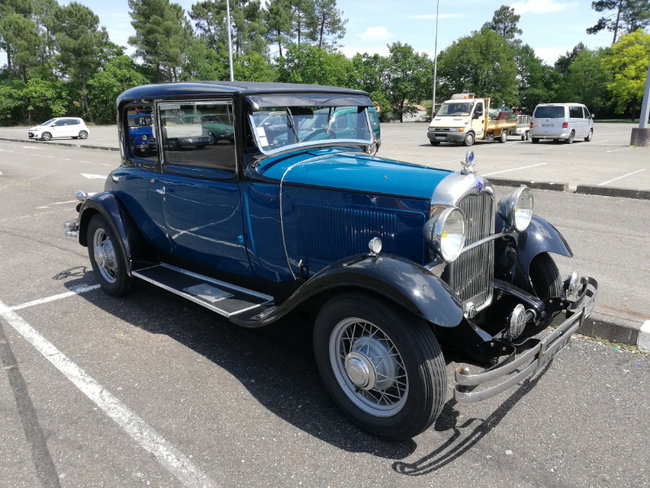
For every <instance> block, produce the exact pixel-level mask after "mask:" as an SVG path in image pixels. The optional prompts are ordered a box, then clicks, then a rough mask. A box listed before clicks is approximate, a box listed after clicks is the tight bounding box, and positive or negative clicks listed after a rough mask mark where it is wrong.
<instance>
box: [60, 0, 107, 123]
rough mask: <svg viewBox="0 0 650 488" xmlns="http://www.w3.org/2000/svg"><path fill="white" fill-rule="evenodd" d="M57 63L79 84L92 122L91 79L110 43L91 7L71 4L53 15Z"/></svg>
mask: <svg viewBox="0 0 650 488" xmlns="http://www.w3.org/2000/svg"><path fill="white" fill-rule="evenodd" d="M54 18H55V20H56V24H55V25H56V32H55V38H56V44H57V46H58V50H59V55H58V60H59V62H60V63H61V66H62V67H63V71H64V73H66V74H67V76H68V79H69V80H71V81H74V82H75V84H78V85H79V98H80V99H81V108H82V110H83V114H84V116H85V117H86V118H87V119H88V120H90V121H91V122H93V120H94V118H93V114H92V111H91V110H90V104H89V102H88V77H89V75H90V74H91V73H94V72H95V71H96V70H97V68H98V67H99V64H100V53H101V52H102V50H103V49H104V47H105V46H106V45H107V43H108V33H107V32H106V29H105V28H104V27H100V26H99V17H97V15H95V14H94V13H93V11H92V10H90V9H89V8H88V7H86V6H84V5H81V4H80V3H77V2H72V3H70V4H69V5H68V6H66V7H61V8H59V9H58V10H57V11H56V12H55V13H54Z"/></svg>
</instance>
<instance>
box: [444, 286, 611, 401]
mask: <svg viewBox="0 0 650 488" xmlns="http://www.w3.org/2000/svg"><path fill="white" fill-rule="evenodd" d="M597 290H598V283H597V282H596V280H594V279H593V278H582V292H581V294H580V297H579V298H578V299H577V300H576V301H575V302H573V303H572V304H571V305H570V306H569V307H568V308H567V318H566V319H565V320H564V321H563V322H562V323H561V324H560V325H559V326H558V327H557V328H555V329H554V330H552V331H551V332H550V333H549V334H548V335H546V336H545V337H543V338H535V337H531V338H530V339H526V340H525V341H524V342H523V343H521V344H518V345H513V351H512V353H511V354H510V355H509V356H508V357H507V358H506V359H504V360H502V361H500V362H499V363H497V364H496V365H495V366H493V367H491V368H489V369H487V370H485V371H483V372H482V373H476V374H470V372H469V369H468V368H467V367H461V368H458V369H457V370H456V375H455V380H456V386H455V390H454V398H455V399H456V401H458V402H459V403H476V402H481V401H483V400H487V399H488V398H492V397H493V396H495V395H498V394H499V393H501V392H503V391H505V390H507V389H509V388H511V387H512V386H514V385H515V384H517V383H521V382H522V381H524V380H526V379H528V378H530V377H531V376H533V375H535V374H537V373H539V372H540V371H541V370H542V368H543V367H544V366H545V365H546V364H547V363H548V362H549V361H550V360H551V359H552V358H553V356H555V355H556V354H557V353H558V352H559V351H560V350H562V349H563V348H564V346H566V345H567V344H568V343H569V340H570V339H571V335H572V334H573V333H574V332H575V331H576V330H578V329H579V328H580V326H581V325H582V323H583V321H584V320H585V319H586V318H587V317H588V316H589V314H591V312H592V310H593V308H594V305H595V301H596V294H597ZM506 377H507V378H506ZM500 380H503V381H500ZM499 381H500V382H499ZM494 383H496V384H494ZM486 384H492V385H491V386H486ZM478 387H484V388H482V389H478V390H475V389H476V388H478Z"/></svg>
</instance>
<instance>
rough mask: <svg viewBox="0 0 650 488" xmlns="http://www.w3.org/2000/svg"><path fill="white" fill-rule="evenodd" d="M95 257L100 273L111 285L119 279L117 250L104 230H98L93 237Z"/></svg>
mask: <svg viewBox="0 0 650 488" xmlns="http://www.w3.org/2000/svg"><path fill="white" fill-rule="evenodd" d="M93 256H94V258H95V262H96V263H97V267H98V268H99V272H100V274H101V275H102V277H103V278H104V279H105V280H106V281H108V282H109V283H113V282H114V281H115V280H116V278H117V258H116V256H115V248H114V247H113V243H112V242H111V240H110V238H109V237H108V234H106V232H105V231H104V229H97V230H96V231H95V235H94V236H93Z"/></svg>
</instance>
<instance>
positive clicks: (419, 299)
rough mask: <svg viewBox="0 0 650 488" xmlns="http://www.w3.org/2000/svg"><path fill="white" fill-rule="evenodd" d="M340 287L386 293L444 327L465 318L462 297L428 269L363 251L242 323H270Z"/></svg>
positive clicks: (389, 298) (407, 307) (393, 257)
mask: <svg viewBox="0 0 650 488" xmlns="http://www.w3.org/2000/svg"><path fill="white" fill-rule="evenodd" d="M337 289H339V290H342V289H357V290H358V289H361V290H367V291H369V292H372V293H376V294H379V295H382V296H383V297H385V298H386V299H387V300H390V301H392V302H394V303H396V304H398V305H400V306H402V307H404V308H405V309H406V310H408V311H409V312H411V313H413V314H415V315H416V316H419V317H422V318H423V319H425V320H427V321H429V322H432V323H434V324H436V325H439V326H441V327H455V326H456V325H458V324H459V323H460V322H461V320H462V318H463V311H462V310H463V309H462V303H461V301H460V300H459V299H458V297H456V295H455V294H454V292H453V291H452V290H451V288H449V286H448V285H447V284H446V283H444V282H443V281H442V280H440V279H439V278H437V277H436V276H435V275H433V274H432V273H431V272H430V271H429V270H428V269H426V268H424V267H423V266H420V265H419V264H416V263H414V262H412V261H409V260H407V259H404V258H401V257H399V256H390V255H383V256H369V255H367V254H361V255H357V256H353V257H350V258H346V259H345V260H342V261H338V262H336V263H333V264H331V265H330V266H328V267H326V268H323V269H322V270H321V271H319V272H318V273H316V274H315V275H314V276H313V277H311V278H310V279H309V280H308V281H306V282H305V283H304V284H303V285H302V286H301V287H300V288H298V290H296V291H295V292H294V293H293V294H292V295H291V296H290V297H289V298H288V299H287V300H286V301H285V302H283V303H282V305H280V306H279V307H277V308H275V309H273V310H272V311H271V312H270V313H268V314H266V315H264V314H263V315H264V316H263V317H257V319H253V320H251V321H246V323H244V322H242V323H240V325H245V326H248V327H258V326H262V325H267V324H269V323H270V322H273V321H275V320H277V319H279V318H280V317H282V316H284V315H286V314H287V313H289V312H290V311H291V310H293V309H295V308H296V307H297V306H298V305H300V304H301V303H304V302H305V301H306V300H308V299H310V298H314V297H316V296H317V295H319V294H322V293H327V292H330V291H335V290H337ZM235 321H236V320H235Z"/></svg>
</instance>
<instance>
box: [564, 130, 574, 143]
mask: <svg viewBox="0 0 650 488" xmlns="http://www.w3.org/2000/svg"><path fill="white" fill-rule="evenodd" d="M575 136H576V133H575V132H573V131H571V132H570V133H569V137H568V138H567V139H566V140H565V141H564V142H566V143H567V144H573V139H574V138H575Z"/></svg>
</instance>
